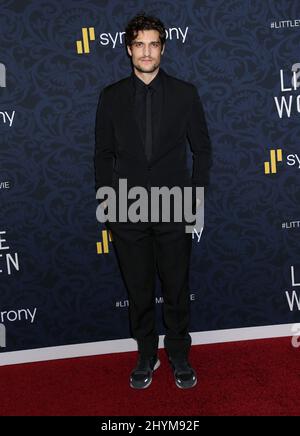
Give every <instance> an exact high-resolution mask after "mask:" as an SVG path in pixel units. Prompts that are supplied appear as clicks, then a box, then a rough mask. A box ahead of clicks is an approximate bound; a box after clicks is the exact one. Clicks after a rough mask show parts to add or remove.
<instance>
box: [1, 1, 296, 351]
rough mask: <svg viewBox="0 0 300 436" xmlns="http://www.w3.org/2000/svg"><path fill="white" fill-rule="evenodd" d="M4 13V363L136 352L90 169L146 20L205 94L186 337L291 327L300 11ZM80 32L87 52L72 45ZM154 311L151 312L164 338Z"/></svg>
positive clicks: (277, 6) (26, 5)
mask: <svg viewBox="0 0 300 436" xmlns="http://www.w3.org/2000/svg"><path fill="white" fill-rule="evenodd" d="M0 8H1V9H0V35H1V52H0V56H1V58H0V62H1V70H0V73H1V88H0V92H1V101H0V123H1V126H0V128H1V142H0V143H1V161H0V186H1V189H0V197H1V208H0V232H1V233H0V270H1V274H0V280H1V282H0V283H1V292H0V323H2V324H4V325H5V328H6V348H0V351H1V352H2V353H5V352H9V351H17V350H27V349H35V348H43V347H52V346H59V345H69V344H83V343H88V342H97V341H106V340H111V339H122V338H128V337H130V333H129V326H128V315H127V310H128V309H127V306H126V299H127V294H126V289H125V287H124V284H123V281H122V278H121V276H120V273H119V268H118V264H117V260H116V256H115V253H114V250H113V246H112V243H111V242H110V241H109V240H108V241H107V246H108V252H103V253H102V254H101V253H100V250H101V249H102V251H105V247H106V243H105V238H107V237H108V235H107V233H105V232H104V233H102V230H103V229H104V227H103V226H102V225H101V224H100V223H98V222H97V220H96V207H97V205H98V202H97V200H96V199H95V185H94V167H93V156H94V128H95V115H96V107H97V102H98V97H99V93H100V91H101V89H102V88H103V87H104V86H106V85H108V84H110V83H112V82H115V81H117V80H120V79H121V78H123V77H126V76H128V75H129V74H130V73H131V65H130V59H129V57H128V56H127V54H126V49H125V44H124V34H123V33H122V32H124V29H125V25H126V23H127V21H128V20H129V19H130V18H131V17H132V16H134V15H135V14H136V13H137V12H139V11H141V10H145V11H146V12H148V13H151V14H153V15H157V16H159V17H160V18H161V20H162V21H163V22H164V23H165V26H166V29H167V41H166V50H165V55H164V56H163V61H162V65H161V66H162V67H163V68H164V69H165V71H166V72H168V73H169V74H171V75H174V76H176V77H178V78H180V79H183V80H187V81H189V82H192V83H194V84H195V85H196V86H197V88H198V91H199V94H200V96H201V99H202V103H203V106H204V110H205V114H206V119H207V124H208V130H209V133H210V137H211V141H212V147H213V162H214V163H213V167H212V172H211V185H210V188H209V190H208V192H206V193H205V228H204V231H203V233H202V236H201V239H200V242H198V241H197V239H196V238H194V240H193V253H192V263H191V276H190V287H191V294H192V301H191V309H192V319H191V331H192V332H199V331H210V330H218V329H235V328H242V327H253V326H270V325H278V324H286V323H294V322H297V321H298V320H299V309H300V307H298V306H300V305H299V304H298V303H299V296H298V293H297V286H299V282H300V268H299V267H300V253H299V252H300V250H299V220H300V207H299V204H300V185H299V174H300V173H299V171H300V170H299V166H300V165H299V162H300V147H299V136H300V123H299V120H300V114H299V112H300V107H299V106H300V105H299V101H298V100H297V96H298V94H299V87H298V86H299V83H300V78H299V77H298V76H300V74H299V71H300V50H299V49H300V46H299V40H300V39H299V37H300V26H299V24H300V22H299V19H300V3H299V2H298V1H296V0H276V1H275V0H274V1H271V0H265V1H260V0H189V1H184V0H176V1H173V0H172V1H171V0H170V1H168V0H164V1H138V0H131V1H128V2H127V1H126V2H125V1H117V0H109V1H108V0H107V1H105V0H98V1H97V0H85V1H82V0H80V1H76V0H72V1H69V0H66V1H64V2H62V1H59V0H51V1H38V0H34V1H21V0H2V1H1V6H0ZM83 29H87V41H88V43H86V44H83V43H81V44H80V42H79V43H78V44H77V43H76V41H82V42H83V33H82V32H84V30H83ZM93 34H94V35H93ZM93 36H94V37H93ZM80 45H81V48H80ZM80 50H82V53H80ZM281 70H282V72H281V73H280V71H281ZM293 71H294V72H295V74H294V76H292V75H293ZM292 77H294V82H293V81H292ZM292 85H294V86H292ZM283 88H285V90H284V89H283ZM288 88H290V90H288ZM282 98H284V99H285V101H286V105H285V103H284V102H283V101H282ZM297 103H298V106H297ZM289 105H291V106H289ZM289 108H290V109H291V113H290V114H289ZM281 110H282V113H281ZM280 115H281V116H280ZM271 150H275V152H274V155H275V161H273V165H272V171H273V172H272V171H270V173H269V174H267V165H265V162H268V161H270V159H271V154H270V153H271ZM277 150H278V151H277ZM280 150H281V151H280ZM280 157H282V159H280ZM272 159H273V158H272ZM274 162H275V163H274ZM274 168H275V170H276V172H275V170H274ZM97 243H98V244H97ZM100 243H101V244H100ZM97 250H98V251H97ZM178 255H179V256H180V253H178ZM160 295H161V290H160V283H159V281H157V296H158V298H159V296H160ZM297 298H298V299H297ZM161 308H162V305H161V303H160V301H159V300H158V304H157V319H158V323H159V328H160V331H159V333H160V334H163V333H164V328H163V323H162V316H161Z"/></svg>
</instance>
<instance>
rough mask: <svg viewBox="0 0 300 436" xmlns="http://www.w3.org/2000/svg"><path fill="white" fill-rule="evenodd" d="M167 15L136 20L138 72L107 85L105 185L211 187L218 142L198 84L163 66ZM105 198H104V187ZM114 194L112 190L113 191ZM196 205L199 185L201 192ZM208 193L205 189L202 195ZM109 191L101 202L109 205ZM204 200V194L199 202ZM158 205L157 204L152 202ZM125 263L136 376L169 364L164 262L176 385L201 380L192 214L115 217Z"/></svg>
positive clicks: (132, 27) (100, 118)
mask: <svg viewBox="0 0 300 436" xmlns="http://www.w3.org/2000/svg"><path fill="white" fill-rule="evenodd" d="M165 38H166V33H165V28H164V25H163V23H162V22H161V21H160V20H159V19H157V18H155V17H151V16H146V15H145V14H144V13H141V14H138V15H137V16H135V17H134V18H133V19H132V20H131V21H130V22H129V23H128V25H127V27H126V32H125V42H126V47H127V51H128V54H129V56H130V57H131V60H132V64H133V72H132V74H131V75H130V76H129V77H126V78H124V79H122V80H119V81H118V82H116V83H113V84H111V85H108V86H106V87H105V88H104V89H103V90H102V92H101V94H100V97H99V102H98V107H97V115H96V146H95V177H96V191H97V190H98V188H100V187H103V186H109V187H113V188H114V189H115V191H116V193H117V194H119V191H118V182H119V180H120V179H126V181H127V186H128V188H131V187H134V186H140V187H144V188H145V189H147V190H148V192H149V191H150V189H151V187H154V186H157V187H163V186H166V187H169V188H172V187H174V186H179V187H181V188H183V187H185V186H186V187H187V186H190V187H193V189H194V192H195V187H196V186H199V187H207V186H208V183H209V168H210V166H211V164H212V160H211V144H210V140H209V136H208V130H207V126H206V122H205V116H204V112H203V107H202V104H201V101H200V98H199V95H198V92H197V88H196V87H195V86H194V85H193V84H191V83H189V82H186V81H183V80H180V79H177V78H175V77H173V76H170V75H169V74H167V73H166V72H165V71H164V70H163V69H162V68H160V61H161V56H162V55H163V53H164V49H165ZM186 138H188V140H189V143H190V146H191V149H192V152H193V172H192V176H191V175H190V174H189V171H188V169H187V156H186ZM97 198H99V197H98V196H97ZM106 200H107V199H106ZM193 200H194V203H193V207H194V209H195V202H196V198H195V194H194V197H193ZM197 203H198V199H197ZM108 205H109V202H108V200H107V201H104V202H101V204H100V206H98V207H102V208H103V210H105V209H106V208H107V206H108ZM197 205H198V204H197ZM149 207H150V205H149ZM107 227H108V228H109V229H110V230H111V231H112V236H113V244H114V247H115V250H116V254H117V258H118V261H119V265H120V270H121V273H122V276H123V279H124V282H125V285H126V288H127V291H128V297H129V316H130V327H131V334H132V336H133V337H134V338H135V339H136V340H137V344H138V352H139V353H138V361H137V365H136V367H135V368H134V370H133V371H132V373H131V375H130V386H131V387H133V388H137V389H143V388H146V387H148V386H149V385H150V383H151V382H152V373H153V371H154V370H155V369H156V368H157V367H158V366H159V364H160V361H159V359H158V356H157V351H158V334H157V332H156V327H155V278H156V268H158V273H159V277H160V279H161V283H162V292H163V299H164V305H163V314H164V323H165V327H166V335H165V338H164V345H165V348H166V350H167V354H168V358H169V362H170V364H171V366H172V369H173V373H174V377H175V382H176V385H177V386H178V387H180V388H190V387H193V386H195V385H196V383H197V376H196V372H195V370H194V369H193V368H192V366H191V365H190V363H189V361H188V353H189V350H190V347H191V336H190V334H189V332H188V326H189V309H190V296H189V262H190V254H191V246H192V238H191V234H189V233H186V232H185V230H184V223H183V222H175V221H172V220H170V222H161V221H159V222H142V221H140V222H129V221H127V222H111V221H109V222H108V223H107Z"/></svg>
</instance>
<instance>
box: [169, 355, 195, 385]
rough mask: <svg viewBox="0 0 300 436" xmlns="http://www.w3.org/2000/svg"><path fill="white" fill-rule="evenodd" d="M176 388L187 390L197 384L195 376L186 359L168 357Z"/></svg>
mask: <svg viewBox="0 0 300 436" xmlns="http://www.w3.org/2000/svg"><path fill="white" fill-rule="evenodd" d="M169 362H170V364H171V366H172V368H173V373H174V378H175V383H176V386H177V387H178V388H181V389H189V388H193V387H194V386H196V384H197V375H196V372H195V370H194V369H193V368H192V367H191V365H190V364H189V362H188V360H187V358H186V357H169Z"/></svg>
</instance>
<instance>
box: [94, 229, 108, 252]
mask: <svg viewBox="0 0 300 436" xmlns="http://www.w3.org/2000/svg"><path fill="white" fill-rule="evenodd" d="M108 241H110V242H111V241H112V234H111V232H110V231H107V230H102V242H97V243H96V245H97V253H98V254H104V253H108V252H109V249H108Z"/></svg>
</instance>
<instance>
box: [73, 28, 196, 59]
mask: <svg viewBox="0 0 300 436" xmlns="http://www.w3.org/2000/svg"><path fill="white" fill-rule="evenodd" d="M188 29H189V28H188V26H187V27H185V28H183V29H182V28H181V27H170V28H169V29H166V38H167V39H169V40H173V39H175V40H179V41H181V42H182V43H183V44H184V43H185V41H186V37H187V33H188ZM124 34H125V32H116V33H114V34H112V33H100V35H99V39H98V40H99V44H101V45H103V46H107V45H111V46H112V48H116V46H117V45H122V44H124V36H123V35H124ZM95 40H96V38H95V28H94V27H83V28H82V29H81V39H79V40H77V41H76V51H77V54H79V55H82V54H89V53H90V42H91V41H95Z"/></svg>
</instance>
